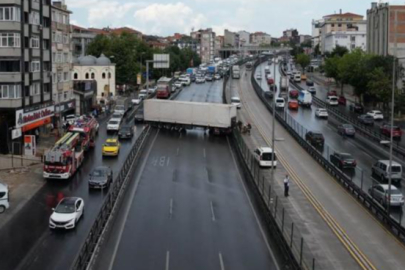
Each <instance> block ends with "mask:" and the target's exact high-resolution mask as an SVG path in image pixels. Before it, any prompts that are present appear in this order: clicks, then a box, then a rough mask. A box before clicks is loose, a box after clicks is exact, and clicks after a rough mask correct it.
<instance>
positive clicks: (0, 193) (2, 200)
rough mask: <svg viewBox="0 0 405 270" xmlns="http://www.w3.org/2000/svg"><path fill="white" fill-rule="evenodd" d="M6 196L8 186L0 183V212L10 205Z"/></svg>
mask: <svg viewBox="0 0 405 270" xmlns="http://www.w3.org/2000/svg"><path fill="white" fill-rule="evenodd" d="M9 200H10V199H9V197H8V186H7V185H6V184H2V183H0V214H1V213H3V212H4V211H6V209H8V208H9V207H10V203H9Z"/></svg>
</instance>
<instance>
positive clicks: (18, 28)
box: [1, 21, 21, 32]
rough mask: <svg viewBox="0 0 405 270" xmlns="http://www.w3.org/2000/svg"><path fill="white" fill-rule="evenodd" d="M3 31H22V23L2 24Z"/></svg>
mask: <svg viewBox="0 0 405 270" xmlns="http://www.w3.org/2000/svg"><path fill="white" fill-rule="evenodd" d="M1 30H3V31H6V30H9V31H16V32H20V31H21V22H7V21H5V22H1Z"/></svg>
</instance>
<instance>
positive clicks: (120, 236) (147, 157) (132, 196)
mask: <svg viewBox="0 0 405 270" xmlns="http://www.w3.org/2000/svg"><path fill="white" fill-rule="evenodd" d="M158 135H159V130H158V132H156V135H155V138H153V141H152V144H151V145H150V147H149V149H148V152H147V154H146V158H144V160H143V162H142V165H141V169H140V171H139V174H138V176H137V178H136V181H135V185H134V187H133V189H132V192H131V197H130V200H129V201H130V202H131V203H127V204H126V205H125V209H124V211H125V212H124V213H125V214H124V217H125V218H124V220H123V222H121V224H120V225H121V226H120V227H119V229H118V237H117V242H116V243H115V246H114V250H113V253H112V256H111V261H110V265H109V266H108V269H109V270H111V269H113V266H114V262H115V257H116V256H117V252H118V247H119V245H120V243H121V238H122V234H123V232H124V227H125V224H126V223H127V219H128V214H129V210H130V209H131V205H132V202H133V200H134V197H135V192H136V190H137V189H138V185H139V182H140V180H141V176H142V172H143V171H144V169H145V166H146V161H147V160H148V159H149V154H150V152H151V151H152V148H153V145H154V144H155V141H156V138H157V136H158Z"/></svg>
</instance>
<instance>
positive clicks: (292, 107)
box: [288, 100, 298, 110]
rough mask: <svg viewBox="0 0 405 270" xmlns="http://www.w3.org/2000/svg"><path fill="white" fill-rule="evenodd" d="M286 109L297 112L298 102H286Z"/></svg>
mask: <svg viewBox="0 0 405 270" xmlns="http://www.w3.org/2000/svg"><path fill="white" fill-rule="evenodd" d="M288 109H290V110H298V101H296V100H290V101H288Z"/></svg>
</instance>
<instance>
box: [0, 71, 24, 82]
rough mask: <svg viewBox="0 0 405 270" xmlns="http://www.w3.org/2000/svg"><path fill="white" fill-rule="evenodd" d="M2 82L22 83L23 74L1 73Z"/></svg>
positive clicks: (0, 79)
mask: <svg viewBox="0 0 405 270" xmlns="http://www.w3.org/2000/svg"><path fill="white" fill-rule="evenodd" d="M0 82H21V72H0Z"/></svg>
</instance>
